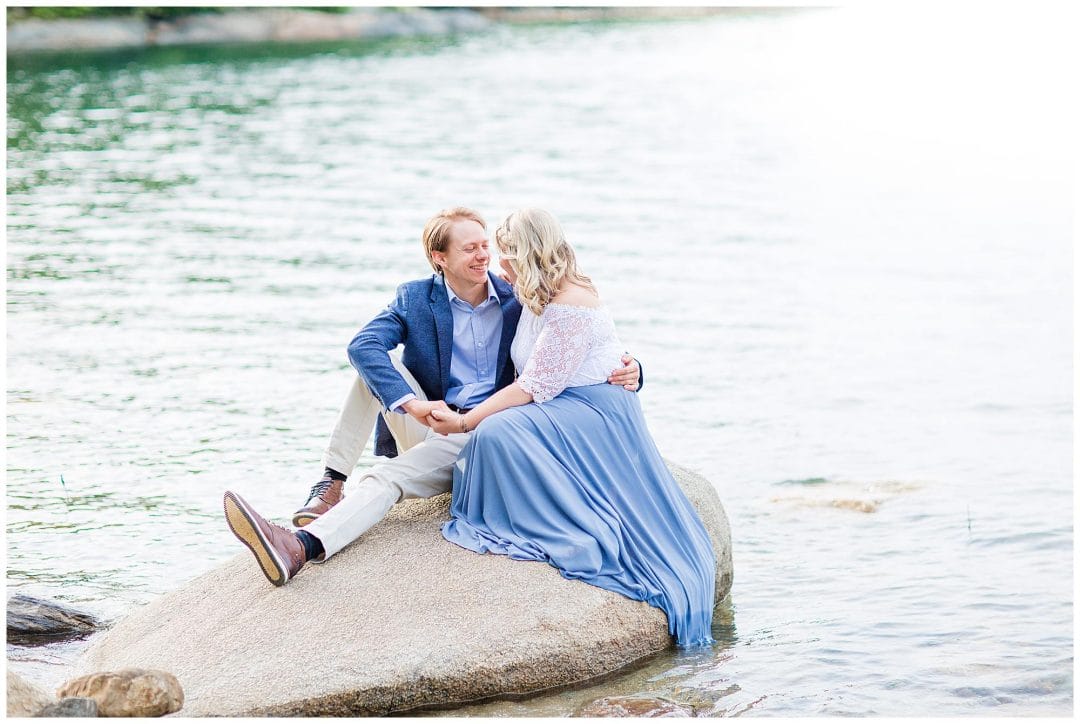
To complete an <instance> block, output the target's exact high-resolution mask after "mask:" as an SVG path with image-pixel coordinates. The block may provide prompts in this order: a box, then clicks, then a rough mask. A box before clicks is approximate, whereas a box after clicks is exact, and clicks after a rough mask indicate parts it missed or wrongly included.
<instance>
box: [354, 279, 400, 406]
mask: <svg viewBox="0 0 1080 724" xmlns="http://www.w3.org/2000/svg"><path fill="white" fill-rule="evenodd" d="M407 305H408V289H407V288H406V286H405V285H404V284H403V285H401V286H400V287H398V290H397V296H396V297H395V298H394V301H392V302H390V304H388V305H387V306H386V308H385V309H383V310H382V311H381V312H379V313H378V314H377V315H375V318H374V319H372V320H371V321H370V322H368V323H367V324H366V325H364V328H363V329H361V330H360V331H359V332H357V333H356V336H355V337H353V338H352V341H351V342H349V349H348V353H349V363H350V364H352V366H353V368H354V369H355V370H356V371H357V373H358V374H359V375H360V377H362V378H363V380H364V382H366V383H367V386H368V387H369V388H370V389H371V391H372V393H374V395H375V397H376V398H378V400H379V402H381V403H382V405H383V407H387V406H389V405H391V404H393V403H395V402H397V401H398V400H400V399H402V398H405V397H408V396H410V395H412V394H413V390H412V388H411V387H409V384H408V383H407V382H406V381H405V380H404V379H403V378H402V376H401V375H400V374H399V373H398V371H397V370H396V369H394V365H393V363H392V362H390V355H389V352H390V350H392V349H394V348H396V347H397V346H398V345H399V344H401V343H402V342H404V341H405V337H406V335H407V333H408V325H407V324H406V321H405V310H406V309H407V308H408V307H407Z"/></svg>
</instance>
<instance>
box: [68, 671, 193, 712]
mask: <svg viewBox="0 0 1080 724" xmlns="http://www.w3.org/2000/svg"><path fill="white" fill-rule="evenodd" d="M56 695H57V696H59V697H61V699H64V698H67V697H79V698H86V699H92V700H94V701H95V702H97V711H98V714H99V715H100V716H138V717H143V716H164V715H165V714H171V713H173V712H174V711H180V709H181V708H182V707H183V706H184V690H183V689H182V688H181V687H180V682H179V681H177V679H176V677H175V676H173V675H172V674H170V673H168V672H166V671H156V670H144V669H121V670H120V671H103V672H99V673H96V674H90V675H88V676H82V677H79V678H78V679H73V680H71V681H69V682H67V683H66V684H64V685H63V686H61V687H60V688H59V689H57V690H56Z"/></svg>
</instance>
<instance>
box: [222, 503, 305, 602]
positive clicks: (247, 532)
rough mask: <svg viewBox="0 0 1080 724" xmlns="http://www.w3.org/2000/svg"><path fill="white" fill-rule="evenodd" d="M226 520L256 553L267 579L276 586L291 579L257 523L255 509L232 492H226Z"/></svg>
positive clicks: (243, 541) (241, 539)
mask: <svg viewBox="0 0 1080 724" xmlns="http://www.w3.org/2000/svg"><path fill="white" fill-rule="evenodd" d="M225 522H226V523H228V524H229V530H231V531H232V532H233V535H235V536H236V537H237V538H239V539H240V542H241V543H243V544H244V545H246V546H247V547H248V549H249V550H250V551H251V552H252V553H254V554H255V560H257V561H258V562H259V568H261V569H262V572H263V575H264V576H266V580H268V581H270V583H273V584H274V585H275V586H284V585H285V584H286V583H287V582H288V580H289V573H288V571H289V569H288V567H286V566H285V564H284V563H283V562H282V561H281V560H280V559H279V558H278V556H277V553H276V552H275V551H274V548H273V546H271V545H270V542H269V541H267V540H266V538H264V537H263V534H262V531H260V530H259V526H258V524H257V523H255V519H254V511H251V510H249V509H248V507H247V504H246V503H244V501H243V500H241V499H240V498H238V497H236V496H235V495H233V494H232V493H225Z"/></svg>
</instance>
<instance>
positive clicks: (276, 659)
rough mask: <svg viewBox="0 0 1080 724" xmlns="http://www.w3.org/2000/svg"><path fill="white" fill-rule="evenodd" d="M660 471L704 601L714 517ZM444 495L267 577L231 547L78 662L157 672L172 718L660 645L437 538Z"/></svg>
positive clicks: (636, 605)
mask: <svg viewBox="0 0 1080 724" xmlns="http://www.w3.org/2000/svg"><path fill="white" fill-rule="evenodd" d="M671 467H672V470H673V472H674V473H675V477H676V479H677V480H678V481H679V484H680V485H681V486H682V488H683V490H685V491H686V493H687V495H688V497H689V498H690V500H691V501H692V502H693V503H694V505H695V507H696V508H697V510H698V512H699V514H700V515H701V518H702V521H703V522H704V524H705V527H706V528H707V529H708V531H709V533H710V535H711V536H712V539H713V545H714V548H715V550H716V554H717V576H716V580H717V593H716V599H717V601H719V600H721V599H722V598H723V597H724V596H726V595H727V593H728V590H729V589H730V587H731V571H732V566H731V543H730V532H729V530H728V522H727V517H726V515H725V514H724V509H723V507H722V506H721V504H720V501H719V499H718V497H717V495H716V492H715V490H714V489H713V487H712V486H711V485H710V484H709V482H708V481H706V480H705V479H704V478H702V477H701V476H699V475H696V474H694V473H691V472H689V471H686V470H683V469H681V468H678V467H676V466H671ZM241 492H243V491H241ZM255 504H256V505H258V502H257V501H255ZM448 506H449V495H448V494H447V495H442V496H439V497H437V498H432V499H430V500H410V501H406V502H404V503H402V504H400V505H397V506H395V508H394V509H393V510H392V511H391V513H390V515H389V516H387V518H386V519H385V520H384V521H383V522H381V523H380V524H378V525H376V526H375V527H374V528H372V529H371V530H370V531H368V533H367V534H366V535H365V536H364V537H363V538H362V539H360V540H359V541H358V542H357V543H355V544H353V545H352V546H349V547H347V548H346V549H345V550H343V551H342V552H341V553H339V554H338V555H337V556H335V557H334V558H332V559H331V560H330V561H328V562H327V563H326V564H324V565H309V566H306V567H305V568H304V570H302V571H301V572H300V574H299V575H298V576H297V577H296V578H295V579H293V580H292V581H290V582H289V583H288V585H286V586H284V587H282V588H274V587H273V586H271V585H270V584H269V583H268V582H267V581H266V579H265V578H264V577H263V575H262V574H261V573H260V572H259V570H258V568H257V566H256V565H255V562H254V560H253V559H252V557H251V555H250V554H249V553H248V552H247V551H244V552H243V553H241V554H239V555H237V556H236V557H234V558H232V559H231V560H229V561H226V562H225V563H224V564H222V565H221V566H219V567H218V568H216V569H214V570H212V571H210V572H209V573H207V574H205V575H203V576H201V577H199V578H197V579H195V580H194V581H191V582H190V583H188V584H187V585H185V586H183V587H182V588H181V589H179V590H177V591H174V592H172V593H169V594H167V595H165V596H163V597H161V598H160V599H158V600H157V601H154V602H153V603H151V604H149V605H147V606H145V607H143V608H142V609H140V610H138V611H136V612H135V613H133V614H132V615H131V616H129V617H128V618H126V619H124V620H123V621H121V622H120V623H119V624H118V625H117V626H116V627H115V628H113V629H112V630H110V631H108V632H107V633H105V634H103V635H102V636H101V637H100V638H99V639H98V640H97V641H95V642H94V643H93V644H92V646H91V647H90V649H89V650H88V651H87V653H86V655H85V656H84V658H83V661H82V663H81V669H82V670H83V671H87V672H90V671H101V670H106V669H111V668H118V667H124V666H139V667H144V668H155V669H166V670H169V671H171V672H173V673H174V674H176V676H177V677H178V678H179V680H180V683H181V684H182V685H183V687H184V693H185V695H186V702H185V705H184V709H183V711H182V712H181V715H183V716H205V715H227V716H237V715H276V716H297V715H300V716H334V715H337V716H346V715H352V716H365V715H385V714H389V713H393V712H401V711H408V710H410V709H415V708H418V707H452V706H454V705H455V704H460V703H465V702H468V701H474V700H477V699H482V698H486V697H492V696H497V695H502V694H511V695H515V694H516V695H520V694H527V693H530V692H535V691H539V690H543V689H546V688H549V687H553V686H561V685H566V684H571V683H575V682H580V681H583V680H586V679H589V678H592V677H595V676H599V675H602V674H606V673H609V672H612V671H615V670H616V669H619V668H621V667H623V666H625V665H627V664H629V663H631V662H633V661H636V660H638V659H641V658H642V657H645V656H648V655H650V654H653V653H655V652H657V651H660V650H662V649H664V648H666V647H668V646H670V645H671V638H670V637H669V636H668V633H667V618H666V617H665V616H664V614H663V612H662V611H660V610H659V609H656V608H653V607H651V606H649V605H648V604H646V603H643V602H640V601H631V600H629V599H627V598H624V597H623V596H620V595H618V594H616V593H612V592H610V591H605V590H602V589H599V588H596V587H594V586H590V585H589V584H587V583H583V582H581V581H569V580H566V579H564V578H563V577H562V576H561V575H559V572H558V571H557V570H555V569H554V568H552V567H551V566H549V565H547V564H544V563H536V562H524V561H512V560H509V559H507V558H505V557H503V556H496V555H477V554H476V553H473V552H471V551H468V550H465V549H463V548H459V547H457V546H455V545H453V544H451V543H448V542H446V541H445V540H444V539H443V538H442V535H441V533H440V530H439V529H440V526H441V524H442V522H443V521H445V520H447V519H448V517H449V515H448ZM224 525H225V524H224V522H222V526H224ZM301 662H302V665H301Z"/></svg>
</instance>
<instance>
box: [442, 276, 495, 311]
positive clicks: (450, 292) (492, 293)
mask: <svg viewBox="0 0 1080 724" xmlns="http://www.w3.org/2000/svg"><path fill="white" fill-rule="evenodd" d="M487 283H488V285H487V287H488V288H487V292H488V296H487V299H486V300H484V301H491V300H492V299H494V300H495V301H496V302H497V301H499V295H498V293H497V292H496V291H495V284H494V282H492V281H491V275H490V274H488V277H487ZM443 284H444V286H445V287H446V293H447V295H448V296H449V297H450V301H451V302H453V301H454V300H455V299H457V300H458V301H460V302H461V303H462V304H468V302H466V301H465V300H464V299H462V298H461V297H459V296H458V295H456V294H454V290H453V288H452V287H451V286H450V285H449V284H446V280H445V279H444V280H443Z"/></svg>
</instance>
